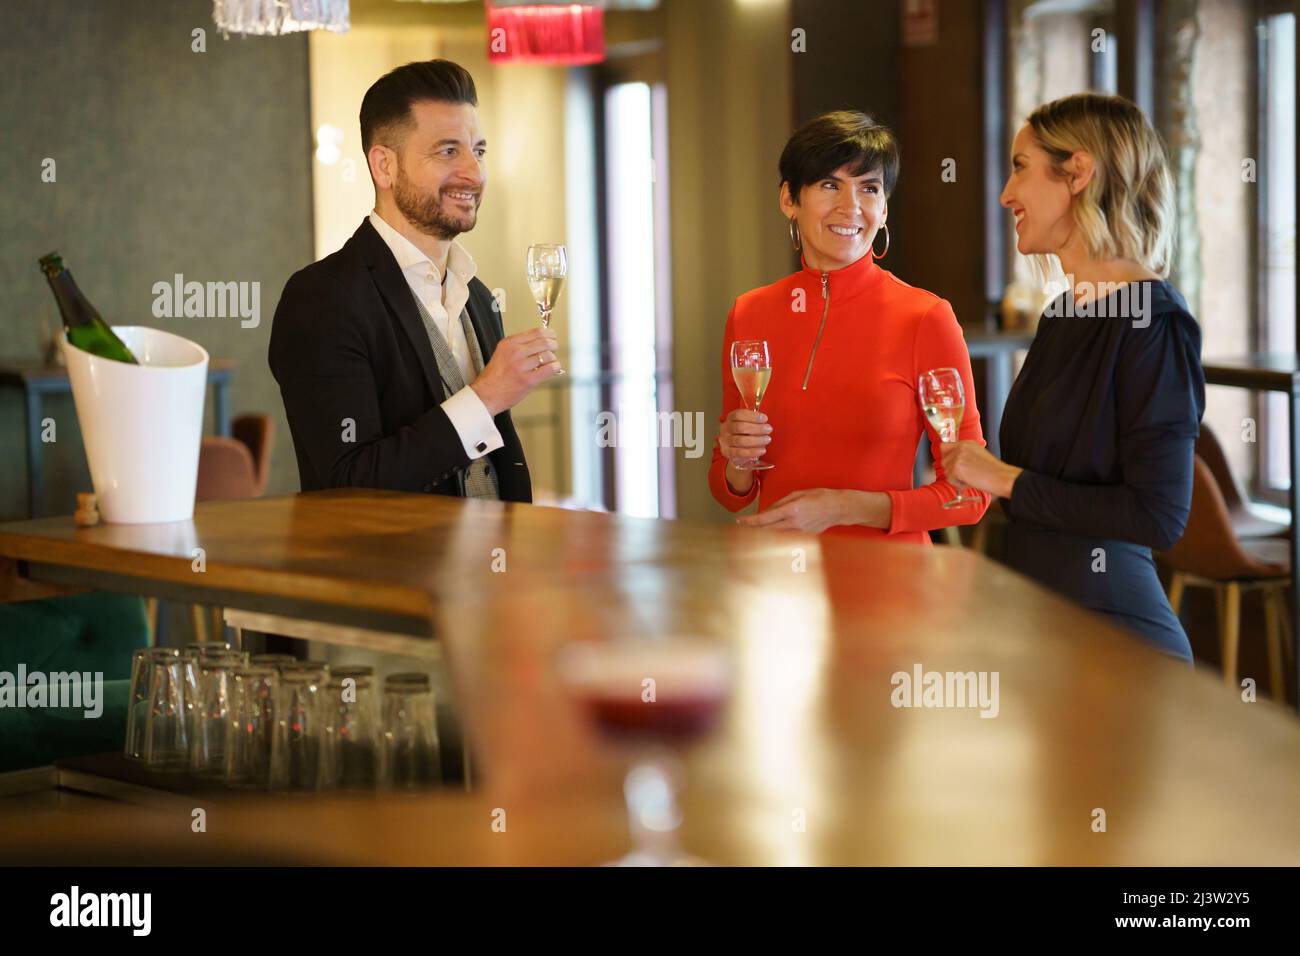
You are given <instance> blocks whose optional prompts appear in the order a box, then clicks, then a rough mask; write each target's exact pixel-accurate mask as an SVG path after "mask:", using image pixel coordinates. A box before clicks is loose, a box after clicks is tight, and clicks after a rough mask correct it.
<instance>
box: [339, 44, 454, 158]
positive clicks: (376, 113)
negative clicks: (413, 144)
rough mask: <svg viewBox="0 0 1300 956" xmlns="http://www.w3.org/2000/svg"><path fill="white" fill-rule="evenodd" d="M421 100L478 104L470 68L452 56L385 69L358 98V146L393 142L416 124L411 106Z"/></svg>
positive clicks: (367, 147)
mask: <svg viewBox="0 0 1300 956" xmlns="http://www.w3.org/2000/svg"><path fill="white" fill-rule="evenodd" d="M424 100H434V101H436V102H439V103H468V104H469V105H470V106H478V91H477V90H475V89H474V78H473V77H472V76H470V75H469V71H468V70H466V69H465V68H464V67H463V66H461V65H460V64H458V63H453V62H451V60H422V61H420V62H417V63H408V64H406V65H405V66H399V67H397V68H396V69H395V70H391V71H389V72H388V73H385V74H384V75H383V76H381V77H380V78H379V79H377V80H375V82H374V84H373V85H372V86H371V87H370V89H368V90H366V95H365V97H364V98H363V99H362V100H361V148H362V149H363V150H364V151H365V152H367V153H369V152H370V147H371V146H372V145H374V144H375V143H376V142H382V143H383V144H384V145H385V146H391V145H394V142H395V141H396V140H398V139H399V138H400V137H401V136H404V135H405V134H406V133H409V132H410V131H411V129H412V128H414V126H415V120H414V118H413V117H412V116H411V107H412V106H413V105H414V104H416V103H419V102H421V101H424Z"/></svg>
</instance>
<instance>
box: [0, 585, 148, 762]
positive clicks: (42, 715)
mask: <svg viewBox="0 0 1300 956" xmlns="http://www.w3.org/2000/svg"><path fill="white" fill-rule="evenodd" d="M148 643H149V624H148V620H147V619H146V617H145V610H144V601H143V600H141V599H140V598H138V597H133V596H129V595H121V594H109V593H107V592H103V591H92V592H89V593H87V594H77V595H72V596H69V597H58V598H46V599H43V600H40V601H23V602H21V603H18V604H0V672H4V673H7V675H10V676H8V677H7V678H0V680H7V681H8V682H9V683H11V684H12V683H13V682H14V681H15V680H16V678H17V674H18V672H19V666H20V665H22V667H23V668H24V669H25V670H26V672H27V673H28V674H32V673H34V672H37V671H40V672H43V673H45V674H51V673H59V672H63V673H67V672H71V671H77V672H81V673H85V672H90V673H92V674H95V673H101V674H102V675H103V681H104V683H103V692H102V695H101V699H100V704H101V705H102V708H103V710H102V712H101V713H100V714H99V716H98V717H97V718H88V717H86V715H85V710H84V708H83V707H67V708H60V707H50V706H45V707H37V708H31V707H17V706H0V772H3V771H9V770H22V769H26V768H28V767H40V766H45V765H46V764H50V763H53V762H54V761H55V760H57V759H59V758H60V757H75V756H81V755H83V754H92V753H104V752H106V751H120V750H121V749H122V744H123V740H124V738H125V734H126V710H127V697H128V694H129V690H130V683H131V655H132V653H133V652H134V651H135V650H136V649H137V648H140V647H145V646H147V644H148Z"/></svg>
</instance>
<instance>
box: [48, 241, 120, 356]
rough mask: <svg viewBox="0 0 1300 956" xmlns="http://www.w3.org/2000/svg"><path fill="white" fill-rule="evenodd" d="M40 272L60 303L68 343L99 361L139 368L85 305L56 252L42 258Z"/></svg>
mask: <svg viewBox="0 0 1300 956" xmlns="http://www.w3.org/2000/svg"><path fill="white" fill-rule="evenodd" d="M41 271H42V272H44V273H45V278H46V279H48V280H49V281H50V288H51V289H53V290H54V301H56V302H57V303H59V312H60V314H62V316H63V331H64V333H65V334H66V335H67V336H68V341H69V342H71V343H72V344H73V345H75V346H76V347H77V348H79V349H81V350H82V351H83V352H89V353H90V354H91V355H98V356H99V357H100V358H106V359H115V360H116V361H118V362H130V363H131V364H132V365H139V364H140V363H139V362H137V361H136V360H135V356H134V355H132V354H131V350H130V349H129V348H127V347H126V345H125V344H123V342H122V340H121V339H119V338H118V337H117V336H116V335H114V334H113V330H112V329H111V328H109V327H108V323H107V322H105V321H104V320H103V319H102V318H101V317H100V315H99V312H98V311H96V309H95V307H94V306H93V305H91V304H90V303H89V302H87V301H86V297H85V296H84V295H82V294H81V290H80V289H78V288H77V283H76V281H75V280H74V279H73V278H72V273H71V272H69V271H68V270H67V269H65V268H64V267H63V257H62V256H60V255H59V254H58V253H57V252H51V253H50V254H49V255H48V256H41Z"/></svg>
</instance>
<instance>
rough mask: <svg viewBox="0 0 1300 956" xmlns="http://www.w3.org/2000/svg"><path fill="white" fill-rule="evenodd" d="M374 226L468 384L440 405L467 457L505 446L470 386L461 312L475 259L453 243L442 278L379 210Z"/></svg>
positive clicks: (471, 375) (373, 217)
mask: <svg viewBox="0 0 1300 956" xmlns="http://www.w3.org/2000/svg"><path fill="white" fill-rule="evenodd" d="M370 224H371V225H372V226H374V227H375V232H377V233H379V237H380V238H381V239H383V240H384V243H385V244H386V245H387V246H388V248H389V249H391V250H392V252H393V256H394V258H396V259H397V265H398V268H400V269H401V270H402V275H403V276H405V277H406V284H407V285H409V286H410V287H411V292H412V293H413V294H414V295H415V297H416V298H417V299H419V300H420V304H421V305H423V306H424V308H425V310H426V311H428V313H429V315H430V316H432V318H433V322H434V325H436V326H437V327H438V331H439V332H441V333H442V337H443V338H444V339H446V340H447V345H448V347H449V348H450V349H451V354H452V357H453V358H454V359H455V360H456V366H457V367H458V368H459V369H460V375H461V378H463V379H464V380H465V382H466V385H465V387H464V388H462V389H461V390H460V391H459V392H456V393H454V394H453V395H452V396H451V397H450V398H449V399H447V400H446V401H445V402H443V403H442V410H443V411H444V412H446V413H447V417H448V418H449V419H451V424H452V427H453V428H455V429H456V434H457V435H458V436H460V441H461V444H462V445H464V446H465V454H466V455H468V456H469V457H470V460H471V461H472V460H473V459H475V458H480V457H482V456H483V455H486V454H487V453H488V452H490V451H495V450H496V449H498V448H501V447H502V446H504V445H505V440H504V439H503V438H502V437H501V432H499V431H498V430H497V426H496V422H494V421H493V420H492V413H491V412H489V411H488V409H487V406H486V405H484V404H483V400H482V399H481V398H479V397H478V393H477V392H475V391H474V389H472V388H470V387H469V384H468V383H470V382H473V381H474V379H475V377H476V376H475V375H474V366H473V364H472V362H471V361H470V357H469V341H468V340H467V339H466V338H465V328H464V326H462V325H461V323H460V313H461V310H462V309H463V308H465V303H466V302H467V301H469V280H470V279H472V278H474V273H475V271H476V270H477V268H478V267H477V266H476V265H475V264H474V260H473V258H472V257H471V256H470V254H469V253H468V252H466V251H465V250H464V249H463V248H462V247H461V246H459V245H458V244H457V243H456V242H455V241H453V242H452V243H451V245H450V247H449V248H448V250H447V275H446V276H445V277H443V276H442V275H439V273H438V267H437V266H436V265H434V263H433V261H432V260H431V259H430V258H429V257H428V256H426V255H425V254H424V253H423V252H421V251H420V249H419V247H418V246H416V245H415V243H413V242H411V240H409V239H407V238H406V237H405V236H404V235H402V234H401V233H400V232H398V231H397V230H396V229H394V228H393V227H392V226H390V225H389V224H388V223H386V222H385V221H384V220H383V218H382V217H381V216H380V215H379V213H378V212H373V211H372V212H371V213H370Z"/></svg>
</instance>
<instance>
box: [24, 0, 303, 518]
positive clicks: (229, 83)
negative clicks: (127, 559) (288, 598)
mask: <svg viewBox="0 0 1300 956" xmlns="http://www.w3.org/2000/svg"><path fill="white" fill-rule="evenodd" d="M196 28H202V29H204V30H205V31H206V47H207V51H206V52H204V53H198V52H193V51H192V49H191V45H192V43H193V39H192V36H191V31H193V30H195V29H196ZM311 150H312V142H311V130H310V116H309V103H308V76H307V41H306V38H305V36H303V35H301V34H299V35H296V36H289V37H266V38H261V37H257V38H251V37H250V38H240V37H231V38H230V39H229V40H224V39H222V37H221V35H220V33H218V32H217V30H216V28H215V27H214V26H213V24H212V4H211V2H210V0H166V2H158V0H0V222H2V223H3V228H2V229H0V289H3V290H4V293H5V294H4V301H3V304H2V305H0V356H6V357H20V356H27V357H35V356H36V355H37V354H38V351H39V335H38V333H39V326H40V320H41V317H42V316H45V317H47V318H48V319H49V321H50V322H51V324H55V323H57V321H58V319H57V316H58V311H57V309H56V307H55V305H54V299H53V297H52V296H51V295H50V291H49V288H48V286H47V285H46V282H45V279H44V277H43V276H42V275H41V274H40V272H39V271H38V269H37V267H36V260H37V259H38V258H39V257H40V256H41V255H43V254H44V253H46V252H49V251H50V250H51V249H58V250H59V251H61V252H62V253H63V255H64V257H65V261H66V263H67V265H68V267H69V268H70V269H71V270H72V272H73V275H74V276H75V277H76V279H77V282H78V284H79V285H80V286H81V288H82V290H83V291H84V292H85V293H86V295H87V297H88V298H89V299H90V301H91V302H93V303H94V304H95V305H96V306H97V307H98V308H99V310H100V312H101V313H103V315H104V317H105V318H106V319H107V320H108V321H109V322H110V323H113V324H119V325H130V324H138V325H151V326H155V327H158V328H163V329H166V330H168V331H171V332H175V333H177V334H179V335H184V336H186V337H187V338H191V339H193V340H194V341H196V342H198V343H199V344H200V345H202V346H203V347H204V348H206V349H207V350H208V352H209V353H210V354H211V355H213V356H214V357H222V358H232V359H235V360H236V361H237V362H238V367H237V370H236V372H235V374H234V380H233V385H232V389H231V407H232V412H233V413H234V414H239V413H240V412H244V411H265V412H267V413H269V414H271V415H272V416H273V417H274V419H275V422H276V427H277V435H276V446H275V453H274V458H273V461H272V464H273V469H274V470H273V474H272V478H271V486H270V488H269V489H268V493H272V494H279V493H286V492H293V491H296V490H297V488H298V476H297V468H296V466H295V464H294V460H293V449H292V444H291V443H290V440H289V435H288V432H287V428H286V426H285V424H284V417H283V408H282V406H281V403H280V396H279V392H278V390H277V389H276V387H275V382H274V380H273V379H272V378H271V374H270V371H269V370H268V369H267V367H266V343H267V337H268V336H269V334H270V330H271V316H272V315H273V314H274V312H275V305H276V302H277V301H278V299H279V295H280V290H281V289H282V288H283V287H284V283H285V280H286V279H288V277H289V275H290V274H291V273H292V272H294V271H295V270H297V269H299V268H301V267H302V266H303V265H305V264H306V263H308V262H310V261H311V259H312V254H313V253H312V201H311V162H312V153H311ZM47 157H48V158H52V159H54V160H55V162H56V167H55V168H56V174H57V179H56V181H55V182H53V183H45V182H42V180H41V170H42V161H43V160H44V159H45V158H47ZM176 273H182V274H183V275H184V276H185V279H186V281H191V280H192V281H199V282H204V283H206V282H209V281H234V282H260V283H261V303H260V305H261V320H260V324H259V325H258V326H257V327H256V328H243V327H241V322H240V320H239V319H238V318H173V319H168V318H155V317H154V316H153V312H152V308H153V302H154V295H153V293H152V291H151V289H152V286H153V284H154V283H155V282H158V281H168V282H170V281H171V279H172V276H173V275H174V274H176ZM46 408H47V414H49V415H52V416H53V417H54V418H55V419H56V421H57V423H58V441H57V442H56V443H55V444H54V445H51V446H47V447H46V449H45V451H46V456H45V462H46V485H47V498H48V500H49V502H50V508H51V510H52V511H53V512H54V513H60V514H62V513H70V512H71V511H72V510H73V508H74V507H75V502H74V499H73V492H74V491H76V490H78V489H85V490H89V488H90V481H89V477H88V473H87V471H86V466H85V461H84V455H83V452H82V446H81V438H80V434H79V433H78V432H77V430H76V427H75V418H76V413H75V410H74V408H73V405H72V401H71V398H68V399H67V400H66V401H53V402H47V406H46ZM210 415H211V397H210V395H209V416H210ZM22 428H23V419H22V402H21V400H20V399H19V398H18V397H17V396H16V395H15V394H14V393H12V392H10V391H9V390H5V391H4V392H0V517H6V518H12V517H21V516H22V515H24V514H25V511H26V479H25V469H24V459H23V453H22V433H23V432H22Z"/></svg>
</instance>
